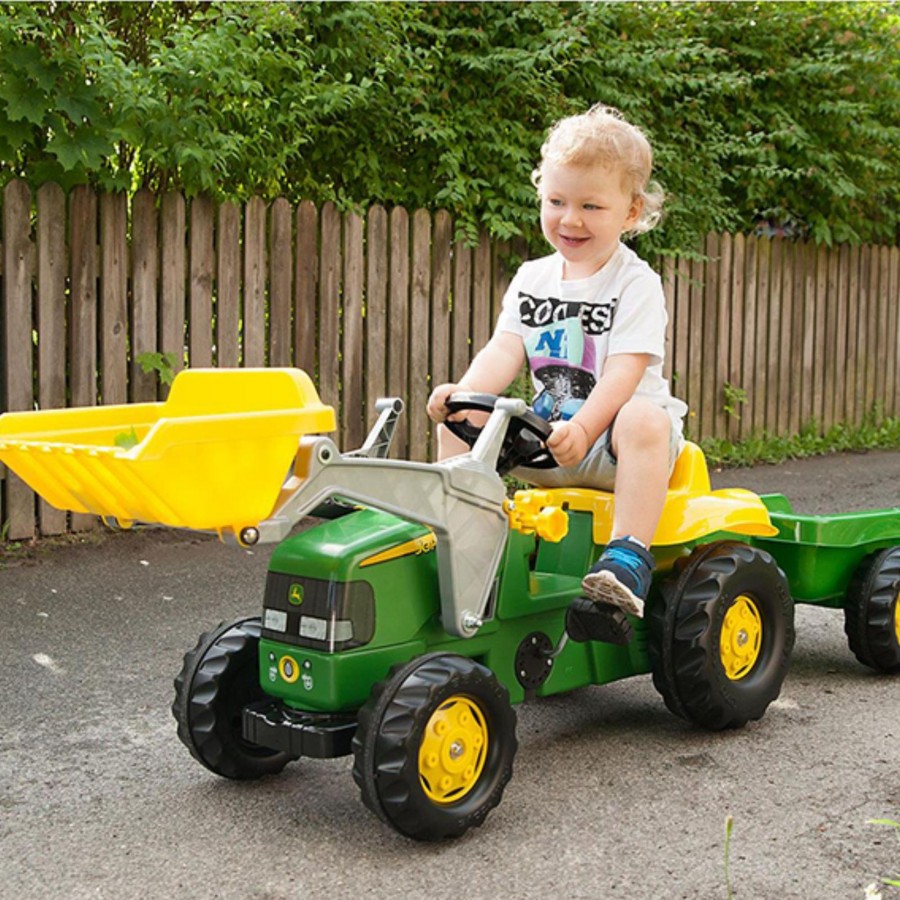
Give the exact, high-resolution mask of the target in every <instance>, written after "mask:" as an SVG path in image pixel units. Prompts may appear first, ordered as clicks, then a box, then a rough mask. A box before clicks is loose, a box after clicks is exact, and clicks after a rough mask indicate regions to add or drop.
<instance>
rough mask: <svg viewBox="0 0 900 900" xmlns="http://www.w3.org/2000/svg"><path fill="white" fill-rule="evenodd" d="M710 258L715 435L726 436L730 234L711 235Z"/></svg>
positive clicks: (713, 424) (708, 248) (713, 423)
mask: <svg viewBox="0 0 900 900" xmlns="http://www.w3.org/2000/svg"><path fill="white" fill-rule="evenodd" d="M707 255H709V257H710V258H711V260H713V262H714V265H713V267H712V269H711V271H710V279H709V285H710V289H711V292H712V296H713V298H714V301H713V302H714V309H715V311H716V329H715V333H716V344H715V345H714V347H713V349H712V351H711V357H712V358H714V359H715V361H716V362H715V381H714V391H713V395H712V400H713V403H714V405H715V412H714V417H713V420H712V434H713V435H715V436H716V437H724V435H725V433H726V429H727V427H728V423H727V422H726V416H727V413H726V412H725V382H726V381H727V380H728V374H729V371H728V370H729V365H730V361H729V358H728V354H729V351H730V349H731V348H730V333H731V304H730V302H729V281H728V280H729V275H730V273H731V238H730V236H729V235H727V234H723V235H709V237H708V238H707Z"/></svg>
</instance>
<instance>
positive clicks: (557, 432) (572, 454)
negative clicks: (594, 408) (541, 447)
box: [547, 419, 591, 468]
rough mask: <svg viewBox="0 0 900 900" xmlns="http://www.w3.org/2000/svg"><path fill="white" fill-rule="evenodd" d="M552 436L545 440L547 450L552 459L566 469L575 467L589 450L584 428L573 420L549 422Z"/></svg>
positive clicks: (589, 445)
mask: <svg viewBox="0 0 900 900" xmlns="http://www.w3.org/2000/svg"><path fill="white" fill-rule="evenodd" d="M550 427H551V428H552V429H553V434H551V435H550V437H549V438H547V449H548V450H549V451H550V452H551V453H552V454H553V458H554V459H555V460H556V461H557V462H558V463H559V464H560V465H561V466H564V467H566V468H569V467H570V466H577V465H578V463H580V462H581V461H582V460H583V459H584V458H585V456H587V452H588V450H590V448H591V444H590V441H589V440H588V435H587V432H586V431H585V430H584V426H583V425H581V424H579V423H578V422H577V421H576V420H575V419H569V420H568V421H566V422H551V423H550Z"/></svg>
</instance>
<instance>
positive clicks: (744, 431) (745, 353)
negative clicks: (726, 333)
mask: <svg viewBox="0 0 900 900" xmlns="http://www.w3.org/2000/svg"><path fill="white" fill-rule="evenodd" d="M758 248H759V239H758V238H755V237H749V238H747V241H746V244H745V247H744V253H745V255H744V318H743V320H742V325H743V328H742V346H741V383H742V384H743V386H744V389H745V390H746V392H747V404H746V406H745V409H744V414H743V415H742V416H741V429H740V434H741V437H742V438H748V437H750V435H751V434H752V433H753V430H754V428H755V426H756V422H757V419H758V413H757V408H758V406H759V404H760V402H761V397H760V395H759V393H758V379H757V377H756V258H757V251H758Z"/></svg>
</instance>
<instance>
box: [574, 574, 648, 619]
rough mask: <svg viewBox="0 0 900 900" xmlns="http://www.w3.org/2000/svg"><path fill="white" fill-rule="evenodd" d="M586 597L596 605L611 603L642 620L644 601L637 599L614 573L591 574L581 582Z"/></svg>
mask: <svg viewBox="0 0 900 900" xmlns="http://www.w3.org/2000/svg"><path fill="white" fill-rule="evenodd" d="M581 588H582V590H583V591H584V594H585V596H586V597H587V598H588V599H589V600H593V601H594V603H609V604H610V605H611V606H615V607H618V608H619V609H621V610H622V611H623V612H626V613H628V614H629V615H632V616H637V618H639V619H641V618H643V617H644V601H643V600H641V598H640V597H636V596H635V595H634V594H633V593H632V592H631V591H629V590H628V588H627V587H625V585H624V584H622V582H621V581H619V580H618V579H617V578H616V576H615V575H613V574H612V572H589V573H588V574H587V575H585V576H584V579H583V580H582V582H581Z"/></svg>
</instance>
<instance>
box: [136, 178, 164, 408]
mask: <svg viewBox="0 0 900 900" xmlns="http://www.w3.org/2000/svg"><path fill="white" fill-rule="evenodd" d="M158 227H159V225H158V217H157V212H156V198H155V197H154V195H153V194H152V192H150V191H149V190H141V191H138V192H137V193H136V194H135V195H134V200H133V201H132V204H131V231H132V241H131V291H132V302H131V371H130V373H129V374H130V379H129V380H130V387H131V391H130V397H131V400H132V402H134V403H149V402H152V401H153V400H155V399H156V396H157V383H158V382H157V378H156V375H155V374H154V373H153V372H145V371H144V370H143V368H142V367H141V366H140V365H139V364H138V361H137V360H138V357H139V356H140V355H141V354H143V353H155V352H157V350H158V347H159V342H158V336H157V326H158V312H157V303H156V298H157V291H158V281H159V237H158Z"/></svg>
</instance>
